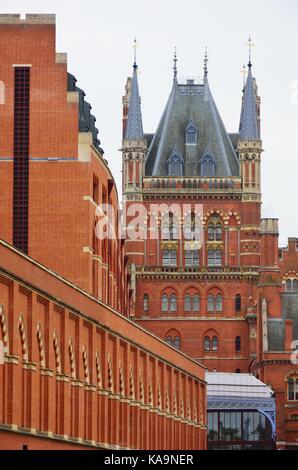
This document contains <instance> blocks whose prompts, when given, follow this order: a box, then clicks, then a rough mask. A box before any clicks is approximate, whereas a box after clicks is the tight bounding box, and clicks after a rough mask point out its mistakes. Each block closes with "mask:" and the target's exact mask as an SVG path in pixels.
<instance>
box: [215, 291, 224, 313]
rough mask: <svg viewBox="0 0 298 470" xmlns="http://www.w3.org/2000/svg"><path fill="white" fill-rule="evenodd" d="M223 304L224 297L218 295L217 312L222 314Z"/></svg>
mask: <svg viewBox="0 0 298 470" xmlns="http://www.w3.org/2000/svg"><path fill="white" fill-rule="evenodd" d="M222 307H223V302H222V295H221V294H217V296H216V311H217V312H222Z"/></svg>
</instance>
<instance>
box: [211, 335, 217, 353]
mask: <svg viewBox="0 0 298 470" xmlns="http://www.w3.org/2000/svg"><path fill="white" fill-rule="evenodd" d="M217 350H218V339H217V336H213V338H212V351H217Z"/></svg>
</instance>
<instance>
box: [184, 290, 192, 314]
mask: <svg viewBox="0 0 298 470" xmlns="http://www.w3.org/2000/svg"><path fill="white" fill-rule="evenodd" d="M184 311H185V312H191V295H190V294H185V297H184Z"/></svg>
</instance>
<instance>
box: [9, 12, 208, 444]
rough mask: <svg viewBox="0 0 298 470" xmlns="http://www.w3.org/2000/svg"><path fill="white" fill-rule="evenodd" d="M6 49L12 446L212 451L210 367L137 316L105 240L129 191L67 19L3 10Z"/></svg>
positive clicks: (114, 242)
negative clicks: (105, 224)
mask: <svg viewBox="0 0 298 470" xmlns="http://www.w3.org/2000/svg"><path fill="white" fill-rule="evenodd" d="M0 44H1V49H2V50H3V51H5V52H4V53H3V54H2V55H1V59H0V62H1V63H0V91H1V92H2V95H1V100H0V102H1V104H0V238H1V239H2V241H0V341H1V346H3V347H2V349H3V350H4V364H0V390H1V404H0V436H1V440H0V442H1V443H0V447H1V448H3V449H22V448H25V447H24V446H27V448H28V449H74V448H77V449H78V448H112V449H132V448H138V449H170V448H172V449H179V448H180V449H188V448H189V449H198V448H201V449H205V448H206V384H205V380H204V379H205V377H204V373H205V368H204V367H203V366H202V365H200V364H198V363H196V362H195V361H193V360H192V359H190V358H188V357H187V356H186V355H184V354H181V353H179V352H177V351H176V350H175V349H173V348H170V347H169V346H168V345H167V344H165V343H164V342H163V341H161V340H160V339H158V338H156V337H154V336H153V335H152V334H151V333H149V332H146V331H145V330H144V329H142V328H141V327H139V326H137V325H135V324H134V323H133V322H131V321H130V320H129V319H127V317H126V316H125V315H126V308H125V305H126V304H127V301H126V289H125V277H126V267H125V259H124V256H123V250H122V242H121V240H120V239H119V237H118V234H117V223H114V225H113V227H112V228H113V229H114V230H115V231H116V233H115V237H113V238H111V239H103V240H100V239H99V238H97V237H96V232H95V228H96V224H97V222H99V221H100V220H102V219H103V217H106V218H107V219H108V221H110V215H109V213H107V212H103V211H101V210H99V209H98V210H96V208H97V206H98V205H102V204H110V206H111V208H112V209H113V211H114V214H115V215H116V219H117V217H119V206H118V195H117V190H116V187H115V184H114V180H113V176H112V175H111V172H110V170H109V168H108V165H107V162H106V160H105V159H104V157H103V150H102V149H101V147H100V142H99V140H98V131H97V129H96V127H95V117H94V116H93V115H92V114H91V106H90V104H89V103H88V102H87V101H86V99H85V93H84V91H83V90H82V89H80V88H79V87H78V86H77V83H76V79H75V77H74V76H73V75H71V74H70V73H68V72H67V63H66V55H65V54H57V53H56V51H55V17H54V16H53V15H26V18H25V19H20V17H19V15H0ZM111 221H112V220H111ZM116 222H117V221H116ZM4 240H5V241H4ZM12 244H14V245H15V246H14V247H13V246H12ZM119 312H120V313H119ZM123 314H124V315H123ZM1 359H3V358H1Z"/></svg>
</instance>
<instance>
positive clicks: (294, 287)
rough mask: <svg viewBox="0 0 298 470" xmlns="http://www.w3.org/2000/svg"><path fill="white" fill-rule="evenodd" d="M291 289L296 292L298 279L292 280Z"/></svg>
mask: <svg viewBox="0 0 298 470" xmlns="http://www.w3.org/2000/svg"><path fill="white" fill-rule="evenodd" d="M293 291H294V292H298V279H294V280H293Z"/></svg>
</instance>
